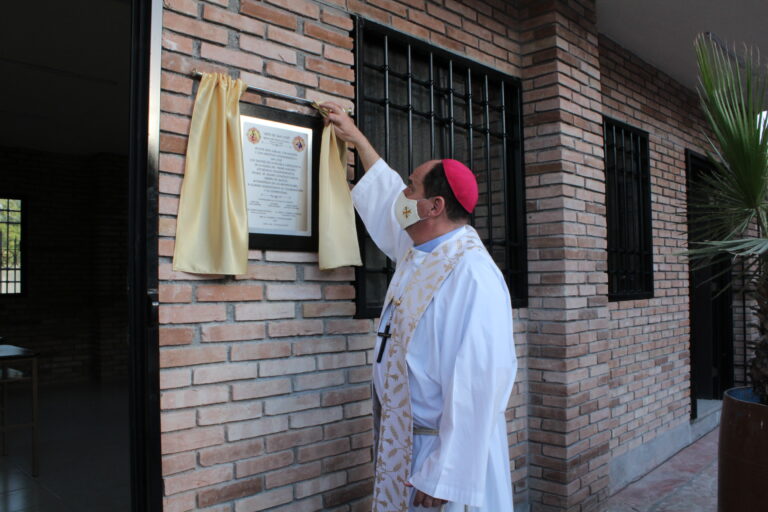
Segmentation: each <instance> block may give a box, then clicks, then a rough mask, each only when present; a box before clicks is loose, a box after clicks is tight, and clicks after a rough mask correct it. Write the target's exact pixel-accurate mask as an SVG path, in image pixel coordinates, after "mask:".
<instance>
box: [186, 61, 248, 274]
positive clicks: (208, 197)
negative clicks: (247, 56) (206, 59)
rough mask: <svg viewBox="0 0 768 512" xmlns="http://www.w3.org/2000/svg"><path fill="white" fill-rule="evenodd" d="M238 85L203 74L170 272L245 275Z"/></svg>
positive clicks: (242, 86) (245, 227)
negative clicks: (172, 270)
mask: <svg viewBox="0 0 768 512" xmlns="http://www.w3.org/2000/svg"><path fill="white" fill-rule="evenodd" d="M245 89H246V85H245V84H244V83H243V82H242V80H233V79H232V78H231V77H230V76H228V75H225V74H221V73H205V74H204V75H203V77H202V80H201V81H200V87H199V89H198V91H197V97H196V99H195V107H194V111H193V113H192V123H191V126H190V130H189V142H188V145H187V157H186V166H185V169H184V182H183V184H182V188H181V198H180V200H179V215H178V222H177V226H176V247H175V250H174V254H173V269H174V270H177V271H183V272H192V273H196V274H225V275H233V274H245V273H246V272H247V267H248V211H247V205H246V195H245V177H244V175H243V156H242V151H241V140H240V105H239V101H240V96H242V94H243V92H244V91H245Z"/></svg>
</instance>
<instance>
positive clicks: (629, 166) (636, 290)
mask: <svg viewBox="0 0 768 512" xmlns="http://www.w3.org/2000/svg"><path fill="white" fill-rule="evenodd" d="M618 136H620V137H621V144H620V145H619V144H617V142H616V141H617V137H618ZM603 141H604V150H605V156H604V159H605V206H606V228H607V231H606V237H607V243H608V265H607V271H608V300H609V301H611V302H618V301H622V300H635V299H649V298H652V297H653V296H654V283H653V219H652V211H651V200H652V199H651V172H650V171H651V169H650V167H651V165H650V144H649V136H648V132H646V131H644V130H641V129H639V128H636V127H634V126H631V125H629V124H627V123H624V122H622V121H619V120H617V119H613V118H610V117H607V116H604V117H603ZM627 143H628V144H627ZM627 205H637V206H638V207H637V208H628V207H627Z"/></svg>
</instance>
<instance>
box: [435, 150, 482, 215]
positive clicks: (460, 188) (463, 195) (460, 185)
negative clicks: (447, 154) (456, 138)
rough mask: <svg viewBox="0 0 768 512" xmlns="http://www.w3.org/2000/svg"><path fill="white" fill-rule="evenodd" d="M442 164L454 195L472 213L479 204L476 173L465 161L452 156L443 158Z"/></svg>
mask: <svg viewBox="0 0 768 512" xmlns="http://www.w3.org/2000/svg"><path fill="white" fill-rule="evenodd" d="M442 164H443V169H444V170H445V177H446V178H447V179H448V185H450V187H451V190H452V191H453V195H454V196H456V199H457V200H458V201H459V204H461V206H462V207H463V208H464V209H465V210H467V212H469V213H472V210H474V209H475V205H476V204H477V180H476V179H475V175H474V173H473V172H472V171H471V170H470V169H469V167H467V166H466V165H464V164H463V163H461V162H459V161H458V160H453V159H451V158H445V159H443V160H442Z"/></svg>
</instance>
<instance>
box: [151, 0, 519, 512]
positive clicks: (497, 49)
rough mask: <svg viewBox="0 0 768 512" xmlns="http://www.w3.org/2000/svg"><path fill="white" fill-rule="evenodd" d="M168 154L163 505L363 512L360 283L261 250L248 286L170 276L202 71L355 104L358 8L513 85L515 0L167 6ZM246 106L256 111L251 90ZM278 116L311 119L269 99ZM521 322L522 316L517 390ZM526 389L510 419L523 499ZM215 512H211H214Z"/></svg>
mask: <svg viewBox="0 0 768 512" xmlns="http://www.w3.org/2000/svg"><path fill="white" fill-rule="evenodd" d="M164 3H165V12H164V21H163V24H164V30H163V48H164V49H163V56H162V68H163V71H162V94H161V110H162V113H161V155H160V170H161V176H160V192H161V196H160V221H159V231H160V240H159V251H160V261H159V269H160V270H159V272H160V280H161V284H160V300H161V307H160V323H161V329H160V343H161V351H160V361H161V368H162V369H161V388H162V390H163V391H162V398H161V407H162V430H163V434H162V450H163V474H164V479H165V496H166V497H165V510H167V511H183V510H192V509H195V508H205V507H213V508H211V509H210V510H230V509H231V508H230V507H231V504H232V503H234V509H235V510H237V511H238V512H244V511H251V510H285V511H291V512H300V511H304V510H306V511H310V510H321V509H322V510H368V509H370V501H369V494H370V492H371V489H372V480H371V477H372V466H371V449H370V445H371V425H372V423H371V418H370V386H369V379H370V366H369V363H370V361H371V353H370V352H371V347H372V346H373V342H374V339H373V336H372V328H373V322H372V321H371V320H366V319H362V320H360V319H354V318H353V315H354V302H353V299H354V288H353V286H352V281H353V276H354V274H353V272H352V270H351V269H342V270H337V271H334V272H321V271H319V270H318V268H317V263H316V261H317V258H316V255H315V254H307V253H290V252H272V251H261V250H254V251H251V253H250V260H251V261H250V265H249V273H248V275H246V276H236V277H234V278H233V277H222V276H194V275H189V274H184V273H176V272H173V271H172V270H171V256H172V253H173V242H174V234H175V220H176V219H175V216H176V211H177V207H178V194H179V191H180V185H181V179H182V174H183V170H184V153H185V149H186V142H187V135H188V131H189V123H190V115H191V111H192V105H193V101H194V93H195V91H196V84H195V80H194V79H192V78H191V77H190V76H189V73H190V72H191V71H192V70H193V69H197V70H201V71H221V72H226V73H229V74H231V75H232V76H239V77H241V78H242V79H243V80H244V81H245V82H246V83H248V84H251V85H255V86H259V87H264V88H268V89H271V90H275V91H279V92H283V93H287V94H291V95H299V96H304V97H307V98H311V99H317V100H326V99H333V100H335V101H337V102H341V103H342V104H349V105H351V101H352V98H353V97H354V70H353V68H352V65H353V62H354V54H353V40H352V39H351V37H350V35H349V34H350V30H351V29H352V28H353V21H352V18H351V16H350V14H351V13H359V14H361V15H363V16H365V17H367V18H369V19H372V20H375V21H378V22H380V23H384V24H387V25H390V26H392V27H394V28H396V29H398V30H401V31H403V32H406V33H408V34H411V35H414V36H416V37H420V38H422V39H424V40H427V41H429V42H431V43H433V44H436V45H438V46H441V47H444V48H447V49H449V50H451V51H454V52H457V53H459V54H463V55H467V56H469V57H470V58H473V59H476V60H478V61H480V62H483V63H485V64H488V65H491V66H493V67H495V68H497V69H500V70H502V71H505V72H507V73H510V74H512V75H514V76H519V70H518V63H519V52H518V43H517V37H516V31H515V23H514V19H515V12H514V11H513V10H512V8H511V7H510V6H509V5H508V3H507V2H502V1H489V2H466V3H462V2H458V1H454V0H446V1H445V2H432V1H429V2H425V1H423V0H406V1H403V2H394V1H392V2H382V1H380V0H370V1H368V2H361V1H357V0H346V1H344V0H333V1H330V2H322V3H321V2H315V1H306V0H269V1H263V2H262V1H254V0H242V1H241V2H239V5H238V3H237V2H232V3H230V2H229V1H227V0H212V1H208V2H203V1H198V0H167V1H166V2H164ZM243 101H246V102H256V103H258V102H261V101H262V99H261V98H260V97H259V96H257V95H256V94H253V93H246V94H245V95H244V97H243ZM265 103H267V104H269V105H273V106H278V107H281V108H286V109H291V110H299V111H301V112H305V113H309V111H308V110H305V109H301V108H297V107H296V106H295V105H292V104H288V103H284V102H280V101H276V100H265ZM525 315H526V311H525V310H523V311H522V312H520V311H518V312H516V317H515V318H516V320H517V324H516V333H517V335H518V336H517V338H518V353H519V355H520V356H521V361H520V366H521V369H520V372H519V377H518V381H519V382H524V380H525V358H524V357H522V356H524V351H523V348H522V347H523V345H522V343H524V332H525V331H526V327H525V321H524V318H525ZM525 390H526V386H525V384H522V383H521V384H519V385H518V386H517V387H516V391H515V394H514V395H513V397H512V400H511V402H510V409H509V412H508V419H509V428H510V432H511V435H510V457H511V459H512V464H513V479H514V480H515V487H516V491H517V492H518V494H519V496H521V499H525V495H524V493H525V490H526V487H525V483H526V477H527V445H526V440H527V437H526V430H525V429H526V416H527V411H526V409H527V404H526V403H525V399H524V397H525ZM206 510H208V509H207V508H206Z"/></svg>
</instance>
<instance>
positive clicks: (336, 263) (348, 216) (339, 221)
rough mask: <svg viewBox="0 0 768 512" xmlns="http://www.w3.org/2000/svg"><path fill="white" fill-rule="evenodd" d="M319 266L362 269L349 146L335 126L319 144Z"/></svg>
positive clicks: (331, 127) (328, 129) (323, 267)
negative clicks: (348, 176) (351, 191)
mask: <svg viewBox="0 0 768 512" xmlns="http://www.w3.org/2000/svg"><path fill="white" fill-rule="evenodd" d="M319 181H320V191H319V195H320V198H319V201H320V204H319V210H320V211H319V215H318V239H319V242H318V246H319V247H318V263H319V266H320V269H321V270H329V269H332V268H337V267H344V266H347V265H358V266H359V265H362V262H361V261H360V248H359V247H358V245H357V229H356V226H355V209H354V207H353V206H352V196H351V194H350V193H349V184H348V183H347V146H346V144H345V143H344V141H342V140H341V139H337V138H336V131H335V130H334V128H333V125H332V124H328V125H327V126H326V127H325V128H324V129H323V140H322V143H321V144H320V176H319Z"/></svg>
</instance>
